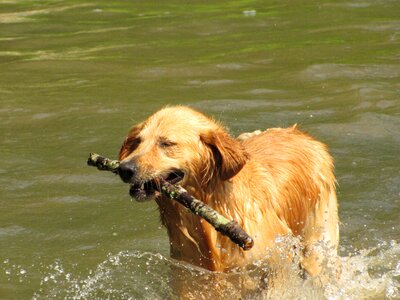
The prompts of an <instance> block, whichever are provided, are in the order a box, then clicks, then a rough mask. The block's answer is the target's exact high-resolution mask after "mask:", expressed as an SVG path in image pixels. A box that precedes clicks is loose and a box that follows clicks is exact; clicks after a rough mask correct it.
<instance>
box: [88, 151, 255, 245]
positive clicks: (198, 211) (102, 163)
mask: <svg viewBox="0 0 400 300" xmlns="http://www.w3.org/2000/svg"><path fill="white" fill-rule="evenodd" d="M87 164H88V165H89V166H95V167H97V169H99V170H104V171H111V172H112V173H115V174H118V166H119V161H118V160H112V159H108V158H106V157H103V156H101V155H98V154H96V153H90V154H89V158H88V161H87ZM159 181H160V190H159V192H160V193H162V194H163V195H164V196H166V197H167V198H169V199H171V200H175V201H177V202H179V203H180V204H182V205H183V206H185V207H186V208H188V209H189V210H190V211H191V212H192V213H194V214H195V215H198V216H199V217H201V218H203V219H205V220H206V221H207V222H208V223H210V224H211V225H212V226H213V227H214V228H215V229H216V230H217V231H219V232H220V233H222V234H223V235H226V236H227V237H229V238H230V239H231V241H232V242H234V243H235V244H237V245H239V246H240V247H241V248H242V249H244V250H249V249H251V248H252V247H253V245H254V241H253V239H252V238H251V237H250V236H249V235H248V234H247V233H246V232H245V231H244V230H243V229H242V228H241V227H240V226H239V224H238V223H237V222H236V221H234V220H232V221H230V220H228V219H227V218H225V217H224V216H222V215H220V214H219V213H218V212H217V211H215V210H214V209H212V208H211V207H210V206H208V205H206V204H205V203H204V202H202V201H200V200H198V199H196V198H194V197H193V196H191V195H190V194H189V193H188V192H187V191H186V190H185V189H184V188H183V187H181V186H180V185H177V184H175V185H173V184H171V183H169V182H168V181H166V180H164V179H162V178H159Z"/></svg>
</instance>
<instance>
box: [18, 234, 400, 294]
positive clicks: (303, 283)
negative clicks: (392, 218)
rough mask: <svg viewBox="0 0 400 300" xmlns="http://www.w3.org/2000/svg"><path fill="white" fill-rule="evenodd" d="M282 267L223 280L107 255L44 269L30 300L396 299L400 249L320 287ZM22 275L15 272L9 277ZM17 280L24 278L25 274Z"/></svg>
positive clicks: (388, 247) (258, 267) (362, 261)
mask: <svg viewBox="0 0 400 300" xmlns="http://www.w3.org/2000/svg"><path fill="white" fill-rule="evenodd" d="M286 242H287V241H282V243H283V244H281V246H282V245H283V246H284V245H285V244H284V243H286ZM292 254H293V253H292ZM284 261H286V263H284ZM287 262H288V260H287V259H286V260H282V264H281V265H280V266H279V267H280V269H281V270H282V269H283V272H276V271H275V270H274V268H273V267H271V265H268V264H266V263H265V262H263V261H259V262H256V263H255V264H254V265H252V266H250V267H249V268H247V269H246V270H240V271H235V270H234V271H232V272H230V273H228V274H225V273H215V272H208V271H206V270H203V269H200V268H196V267H193V266H191V265H188V264H185V263H182V262H178V261H175V260H172V259H170V258H167V257H165V256H163V255H161V254H154V253H149V252H140V251H122V252H119V253H117V254H115V255H112V254H109V255H108V256H107V258H106V259H105V260H104V261H103V262H101V263H100V264H98V266H97V267H96V269H94V270H90V271H88V273H86V274H85V275H79V272H78V271H74V270H73V269H74V268H72V271H71V272H67V271H66V270H65V269H66V268H65V267H64V266H63V265H62V263H61V261H58V260H57V261H55V262H54V263H53V264H51V265H49V266H48V267H47V271H46V272H45V274H43V276H42V278H41V281H40V289H39V290H38V291H37V292H36V293H35V294H34V296H33V299H166V298H169V299H179V298H181V297H182V295H184V296H185V297H186V298H188V299H210V297H213V298H222V297H223V298H228V297H229V298H233V299H238V298H241V299H334V300H336V299H337V300H339V299H377V298H382V299H398V298H400V245H399V244H398V243H397V242H395V241H391V242H388V243H385V242H384V243H380V244H378V245H377V246H376V247H373V248H370V249H364V250H359V251H353V252H349V253H347V255H346V256H342V257H340V264H341V275H340V277H337V276H335V275H333V276H331V277H329V280H327V281H324V282H323V283H321V281H320V280H316V279H312V278H308V279H302V278H301V275H302V274H301V270H300V269H299V267H298V261H296V259H294V260H293V263H287ZM21 270H24V269H23V268H22V267H20V266H19V267H18V268H16V271H15V272H14V271H12V272H13V273H18V271H21ZM19 276H21V278H25V277H26V273H24V274H22V273H21V274H19ZM24 276H25V277H24Z"/></svg>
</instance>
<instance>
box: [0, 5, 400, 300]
mask: <svg viewBox="0 0 400 300" xmlns="http://www.w3.org/2000/svg"><path fill="white" fill-rule="evenodd" d="M399 15H400V3H399V2H398V1H389V0H388V1H384V0H382V1H378V0H377V1H373V0H366V1H296V2H293V1H249V0H241V1H213V2H212V3H211V4H206V3H205V2H202V1H191V4H190V5H189V4H188V2H184V1H178V0H177V1H168V2H165V3H164V2H159V1H112V2H111V1H97V2H92V1H78V0H76V1H72V0H70V1H62V0H60V1H38V0H30V1H28V0H18V1H16V0H0V157H1V165H0V209H1V210H0V244H1V247H0V265H1V268H0V298H1V299H63V298H66V299H95V298H99V299H165V298H167V297H171V298H177V297H178V292H177V291H175V290H174V289H173V286H174V283H173V280H178V281H183V282H184V283H185V284H186V285H187V286H188V287H189V288H190V290H189V291H190V292H191V293H192V296H193V297H197V298H201V296H202V295H203V297H206V296H207V295H208V294H207V293H211V294H213V293H217V292H218V291H219V292H220V293H222V294H220V296H223V297H232V298H238V297H239V296H240V287H241V286H242V285H243V284H245V283H244V282H245V281H246V280H247V279H246V278H250V280H258V282H260V279H262V275H261V274H262V273H263V272H264V273H265V272H267V271H268V270H267V269H268V266H267V265H265V264H263V263H262V262H260V263H258V264H257V265H255V266H251V267H250V269H249V270H247V271H243V272H241V273H240V272H239V273H232V274H225V275H224V274H218V275H216V274H210V273H208V272H205V271H204V270H199V269H196V268H193V267H191V266H188V265H183V264H181V263H179V262H176V261H173V260H171V259H170V258H169V255H168V248H169V246H168V241H167V237H166V232H165V230H164V229H163V228H161V227H160V224H159V221H158V213H157V210H156V207H155V204H154V203H145V204H143V203H136V202H130V201H129V197H128V190H127V187H126V186H125V185H123V184H122V183H121V182H120V180H119V179H118V178H116V177H113V176H110V175H109V174H103V173H100V172H96V171H94V170H93V169H91V168H87V167H86V166H85V159H86V156H87V154H88V153H89V152H90V151H98V152H101V153H102V154H104V155H107V156H109V157H116V155H117V153H118V150H119V147H120V144H121V142H122V140H123V138H124V135H125V134H126V132H127V130H128V128H129V127H130V126H131V125H132V124H133V123H136V122H138V121H140V120H142V119H143V118H145V117H146V116H147V115H149V114H150V113H152V112H154V111H155V110H157V109H158V108H160V107H163V106H165V105H167V104H187V105H190V106H192V107H195V108H198V109H200V110H202V111H203V112H205V113H207V114H210V115H213V116H214V117H215V118H217V119H219V120H221V121H222V122H223V123H225V124H226V125H227V126H229V127H230V128H231V131H232V133H233V134H238V133H240V132H243V131H250V130H254V129H263V128H268V127H276V126H289V125H291V124H293V123H298V124H300V126H301V128H303V129H304V130H306V131H308V132H310V133H311V134H312V135H314V136H316V137H317V138H318V139H320V140H322V141H324V142H326V143H327V144H328V145H329V146H330V149H331V152H332V154H333V156H334V158H335V161H336V174H337V178H338V183H339V188H338V196H339V200H340V218H341V246H340V255H341V264H342V276H341V278H340V279H339V280H332V281H331V282H329V284H327V285H325V286H323V287H319V286H318V284H315V282H313V281H312V280H310V279H309V280H306V281H302V280H299V279H298V278H297V277H296V276H289V275H288V276H287V278H285V280H284V283H283V285H282V286H276V287H275V289H273V290H272V291H271V290H269V291H268V292H266V291H255V292H253V293H249V294H247V295H244V297H245V298H246V299H265V298H272V299H274V298H281V299H282V298H296V299H299V298H300V299H310V298H314V299H321V298H324V297H325V298H331V299H398V298H400V246H399V240H400V230H399V224H400V217H399V216H400V188H399V186H400V171H399V170H400V160H399V157H398V155H399V149H400V80H399V79H400V56H399V49H400V48H399V46H400V33H399V32H400V22H399V18H398V16H399ZM107 175H108V176H107ZM289 273H290V272H289ZM289 273H288V274H289ZM294 275H296V274H294ZM173 278H175V279H173ZM195 283H199V285H200V287H204V286H207V288H206V291H205V290H204V288H203V289H200V290H199V287H197V288H196V286H195ZM238 283H240V284H238ZM206 284H207V285H206ZM219 284H222V285H224V288H223V289H221V288H220V289H219V288H218V285H219ZM288 287H290V288H288ZM221 290H223V292H221ZM242 296H243V295H242Z"/></svg>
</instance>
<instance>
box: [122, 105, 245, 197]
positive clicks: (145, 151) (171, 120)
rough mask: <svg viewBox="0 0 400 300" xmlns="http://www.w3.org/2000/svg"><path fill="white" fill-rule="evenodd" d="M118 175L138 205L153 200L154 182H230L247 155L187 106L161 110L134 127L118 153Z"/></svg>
mask: <svg viewBox="0 0 400 300" xmlns="http://www.w3.org/2000/svg"><path fill="white" fill-rule="evenodd" d="M119 159H120V161H121V164H120V167H119V174H120V176H121V179H122V180H123V181H124V182H127V183H129V184H130V185H131V189H130V194H131V196H132V197H133V198H135V199H136V200H138V201H145V200H149V199H152V198H154V196H155V195H157V194H158V193H157V192H156V190H157V189H156V185H157V182H158V181H157V179H158V178H163V179H165V180H167V181H169V182H171V183H173V184H174V183H178V182H179V183H180V184H181V185H182V186H185V185H187V184H191V185H193V186H195V187H197V188H203V189H204V188H206V187H207V185H209V184H210V183H211V182H214V183H215V182H216V181H218V180H222V181H225V180H228V179H230V178H232V177H233V176H235V175H236V174H237V173H238V172H239V171H240V170H241V169H242V168H243V166H244V165H245V163H246V160H247V154H246V152H245V150H244V148H243V147H242V144H241V143H240V142H239V141H237V140H235V139H233V138H232V137H231V136H229V134H228V133H227V132H226V131H225V130H224V129H223V128H222V127H221V126H220V125H218V124H217V123H216V122H214V121H213V120H211V119H209V118H207V117H206V116H204V115H203V114H201V113H199V112H197V111H195V110H193V109H190V108H188V107H183V106H176V107H167V108H164V109H162V110H160V111H158V112H156V113H155V114H153V115H152V116H150V117H149V118H148V119H147V120H145V121H144V122H142V123H140V124H138V125H136V126H134V127H133V128H132V129H131V130H130V132H129V134H128V136H127V137H126V139H125V141H124V143H123V145H122V147H121V150H120V153H119Z"/></svg>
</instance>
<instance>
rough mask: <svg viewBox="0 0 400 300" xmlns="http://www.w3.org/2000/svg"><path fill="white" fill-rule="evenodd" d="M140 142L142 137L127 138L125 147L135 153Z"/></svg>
mask: <svg viewBox="0 0 400 300" xmlns="http://www.w3.org/2000/svg"><path fill="white" fill-rule="evenodd" d="M140 142H141V139H140V137H134V138H127V139H126V142H125V145H126V147H127V148H128V149H129V150H130V151H133V150H135V149H136V148H137V147H138V146H139V144H140Z"/></svg>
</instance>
